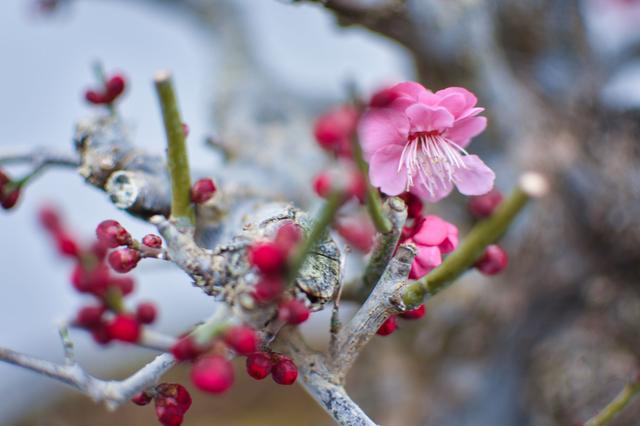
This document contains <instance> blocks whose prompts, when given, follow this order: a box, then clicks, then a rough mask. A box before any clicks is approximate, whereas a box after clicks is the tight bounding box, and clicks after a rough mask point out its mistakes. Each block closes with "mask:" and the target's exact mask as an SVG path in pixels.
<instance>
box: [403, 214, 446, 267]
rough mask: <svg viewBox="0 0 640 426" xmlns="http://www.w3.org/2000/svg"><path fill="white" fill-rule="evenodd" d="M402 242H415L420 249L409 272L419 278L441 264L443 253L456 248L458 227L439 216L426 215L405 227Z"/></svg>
mask: <svg viewBox="0 0 640 426" xmlns="http://www.w3.org/2000/svg"><path fill="white" fill-rule="evenodd" d="M401 242H403V243H413V244H415V246H416V248H417V249H418V254H417V255H416V257H415V259H414V260H413V263H412V264H411V272H410V273H409V278H411V279H418V278H422V277H423V276H425V275H426V274H427V273H428V272H430V271H431V270H432V269H434V268H435V267H436V266H438V265H440V264H441V263H442V255H443V254H447V253H451V252H452V251H453V250H455V249H456V247H457V246H458V228H456V226H455V225H453V224H451V223H449V222H447V221H445V220H443V219H441V218H439V217H438V216H434V215H429V216H424V217H422V218H420V219H417V220H416V222H415V224H414V225H413V226H412V227H410V228H407V227H405V228H404V229H403V233H402V238H401Z"/></svg>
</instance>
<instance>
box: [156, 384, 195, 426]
mask: <svg viewBox="0 0 640 426" xmlns="http://www.w3.org/2000/svg"><path fill="white" fill-rule="evenodd" d="M155 405H156V407H155V408H156V416H157V417H158V421H159V422H160V423H162V424H163V425H164V426H179V425H180V424H182V419H183V417H184V414H185V413H186V412H187V411H188V410H189V407H191V395H189V392H187V390H186V389H185V388H184V386H182V385H179V384H177V383H161V384H159V385H158V386H156V396H155Z"/></svg>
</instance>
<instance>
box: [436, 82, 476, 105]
mask: <svg viewBox="0 0 640 426" xmlns="http://www.w3.org/2000/svg"><path fill="white" fill-rule="evenodd" d="M451 94H456V95H460V96H462V97H463V98H464V109H469V108H473V107H474V106H476V104H477V103H478V98H476V95H474V94H473V93H471V92H470V91H468V90H467V89H465V88H464V87H447V88H446V89H442V90H438V91H437V92H436V93H435V95H436V96H439V97H440V98H444V97H446V96H448V95H451Z"/></svg>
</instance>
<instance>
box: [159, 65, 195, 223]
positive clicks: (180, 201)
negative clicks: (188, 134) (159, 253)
mask: <svg viewBox="0 0 640 426" xmlns="http://www.w3.org/2000/svg"><path fill="white" fill-rule="evenodd" d="M155 84H156V91H157V93H158V99H159V100H160V107H161V109H162V118H163V120H164V128H165V132H166V135H167V146H168V149H167V164H168V167H169V173H170V175H171V216H172V217H174V218H176V219H182V220H185V221H188V222H189V223H191V224H193V222H194V216H193V207H192V205H191V195H190V191H191V175H190V171H189V156H188V154H187V147H186V142H185V136H184V130H183V128H182V118H181V117H180V111H179V109H178V100H177V99H176V94H175V92H174V90H173V83H172V80H171V75H170V74H169V73H168V72H166V71H162V72H159V73H158V74H157V75H156V77H155Z"/></svg>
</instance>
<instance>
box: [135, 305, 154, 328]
mask: <svg viewBox="0 0 640 426" xmlns="http://www.w3.org/2000/svg"><path fill="white" fill-rule="evenodd" d="M157 316H158V309H157V308H156V305H154V304H153V303H150V302H145V303H140V304H139V305H138V307H137V308H136V319H137V320H138V321H139V322H140V323H141V324H151V323H153V322H154V321H155V320H156V318H157Z"/></svg>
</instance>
